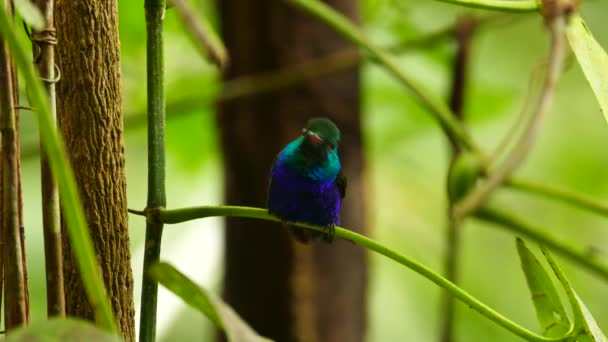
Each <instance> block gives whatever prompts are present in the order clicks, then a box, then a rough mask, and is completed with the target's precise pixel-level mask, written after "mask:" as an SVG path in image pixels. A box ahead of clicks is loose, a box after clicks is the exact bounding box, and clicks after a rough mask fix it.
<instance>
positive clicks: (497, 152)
mask: <svg viewBox="0 0 608 342" xmlns="http://www.w3.org/2000/svg"><path fill="white" fill-rule="evenodd" d="M542 66H543V65H542V64H539V65H538V66H537V67H535V68H534V69H533V71H532V73H531V75H530V79H529V80H528V89H527V92H526V95H525V98H524V100H523V102H522V103H523V106H522V110H521V111H520V112H519V115H517V118H516V119H515V121H514V122H513V124H512V125H511V127H509V129H508V130H507V132H506V133H505V135H504V136H503V138H502V140H501V141H500V142H499V143H498V145H497V146H496V148H495V149H494V150H493V151H492V153H491V154H490V157H489V158H488V160H487V161H486V167H485V169H486V172H487V173H488V174H490V173H492V170H493V168H494V167H495V164H498V163H499V162H500V157H501V156H502V155H503V153H504V152H506V151H507V150H508V147H509V146H511V144H512V142H513V137H514V136H516V135H518V134H520V133H519V132H520V130H521V129H522V127H523V126H524V124H525V123H526V118H527V117H528V115H532V114H531V110H530V108H531V107H532V104H533V103H532V102H533V100H534V99H535V97H536V94H537V93H538V89H537V88H540V86H541V84H540V82H538V81H539V77H540V76H542V75H540V71H541V67H542Z"/></svg>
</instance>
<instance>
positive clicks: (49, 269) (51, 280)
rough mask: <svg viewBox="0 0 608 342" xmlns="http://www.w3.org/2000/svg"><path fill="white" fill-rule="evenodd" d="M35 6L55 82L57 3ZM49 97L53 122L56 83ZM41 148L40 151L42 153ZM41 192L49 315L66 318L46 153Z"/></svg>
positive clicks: (45, 69) (38, 47) (57, 219)
mask: <svg viewBox="0 0 608 342" xmlns="http://www.w3.org/2000/svg"><path fill="white" fill-rule="evenodd" d="M36 6H38V8H39V9H40V12H41V13H42V14H43V16H44V18H45V27H44V28H43V29H42V30H41V31H34V30H32V33H31V35H30V38H31V40H32V43H33V51H34V62H35V63H36V67H37V69H38V73H39V75H40V78H41V79H48V80H53V79H55V44H56V43H57V40H56V38H55V24H54V7H55V1H54V0H36ZM43 84H44V87H45V88H46V89H45V90H46V92H47V94H48V97H49V109H50V110H51V117H52V119H53V120H56V119H57V108H56V97H55V83H54V82H44V83H43ZM42 150H43V149H42V146H41V151H42ZM40 177H41V191H42V229H43V232H44V262H45V271H46V298H47V299H46V304H47V315H48V316H49V317H52V316H65V293H64V283H63V249H62V245H61V214H60V211H59V190H58V188H57V182H56V181H55V178H54V177H53V174H52V172H51V168H50V166H49V162H48V157H47V155H46V153H44V152H43V153H41V154H40Z"/></svg>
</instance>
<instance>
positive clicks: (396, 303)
mask: <svg viewBox="0 0 608 342" xmlns="http://www.w3.org/2000/svg"><path fill="white" fill-rule="evenodd" d="M118 3H119V18H120V39H121V47H122V65H123V70H122V75H123V88H124V95H123V108H124V112H125V113H128V114H129V115H131V114H133V113H135V114H137V113H145V95H146V88H145V81H144V80H145V63H144V61H145V46H144V43H145V22H144V16H143V0H138V1H119V2H118ZM190 3H191V4H192V5H193V6H195V7H196V8H197V9H200V10H204V11H206V12H205V13H207V14H208V15H209V17H211V18H213V19H214V20H217V17H216V16H215V15H214V10H213V2H212V1H211V0H191V1H190ZM361 9H362V13H361V14H362V18H363V23H364V27H365V31H366V32H367V33H368V34H369V36H370V37H371V38H372V40H373V41H374V42H377V43H378V44H388V45H390V44H391V43H393V42H399V41H403V40H405V39H410V38H416V37H419V36H420V35H425V34H427V33H431V32H435V31H437V30H440V29H442V28H444V27H446V26H450V25H453V24H454V22H455V21H456V20H457V19H458V17H459V16H461V15H464V14H472V15H487V14H488V12H485V11H480V10H470V9H463V8H459V7H456V6H451V5H446V4H441V3H437V2H433V1H422V2H421V1H414V0H407V1H405V0H401V1H400V0H362V3H361ZM581 12H582V16H583V18H584V19H585V21H586V23H587V25H588V27H589V28H590V30H591V31H592V32H593V34H594V36H595V38H596V39H597V41H598V42H599V43H600V45H602V46H603V47H604V48H607V47H608V26H606V25H603V21H604V20H605V18H604V17H605V13H608V2H606V1H599V0H589V1H584V2H583V3H582V5H581ZM512 17H514V20H507V21H505V22H504V23H501V24H497V25H491V26H489V27H487V28H484V29H482V30H480V31H479V32H478V34H477V35H476V36H475V39H474V41H473V46H472V48H473V50H472V59H471V63H472V65H471V77H470V84H469V87H468V90H469V92H468V96H467V102H466V107H465V115H466V117H467V121H468V122H469V123H470V125H469V126H470V127H469V128H470V130H471V132H472V134H473V135H474V137H475V138H476V140H477V141H478V142H479V143H480V145H481V146H482V147H483V148H484V149H485V150H487V151H491V150H492V149H493V148H495V147H496V145H497V144H498V143H499V141H500V140H501V138H502V137H503V135H504V134H505V133H506V132H507V131H508V130H509V127H510V125H511V124H512V122H513V121H514V120H515V119H516V117H517V115H519V111H520V110H521V108H522V106H523V104H524V102H525V97H526V94H527V92H528V91H529V86H528V85H529V83H530V77H531V76H530V75H531V72H533V71H534V70H537V69H538V68H539V65H542V63H544V62H545V60H546V54H547V47H548V35H547V32H546V30H545V29H544V25H543V22H542V19H541V18H540V16H538V15H534V14H519V15H512ZM165 43H166V47H165V53H166V61H167V66H166V73H167V104H168V107H169V108H171V105H172V104H175V103H178V102H180V101H183V100H184V99H192V98H193V97H194V98H197V97H200V103H199V104H197V105H195V106H191V108H181V107H179V106H176V107H174V108H176V110H175V111H171V110H168V113H167V116H168V121H167V148H168V149H167V151H168V155H167V158H168V160H167V165H168V170H167V177H168V178H167V188H168V206H169V207H170V208H176V207H179V206H186V205H204V204H217V203H219V202H220V201H221V200H220V199H221V184H222V183H221V172H220V171H219V170H220V169H219V168H220V165H221V164H220V163H221V155H220V151H219V145H218V138H217V130H216V124H215V119H214V113H215V108H214V106H213V102H212V101H210V99H211V97H212V96H213V95H214V94H217V93H218V91H219V89H220V85H219V83H218V79H219V77H218V76H219V75H218V74H217V72H216V71H215V70H214V68H213V67H212V66H210V65H208V64H207V63H206V62H205V61H204V60H203V59H202V58H201V57H200V54H199V53H198V52H197V50H196V48H195V47H194V46H193V45H192V42H191V40H190V39H189V38H188V36H187V35H186V34H184V31H183V29H182V26H181V24H180V23H179V22H178V20H177V17H176V15H175V13H173V12H172V11H171V10H168V11H167V14H166V38H165ZM454 47H455V46H454V44H453V43H445V44H440V45H437V46H434V47H432V48H430V49H426V50H424V51H417V52H414V53H411V52H410V53H408V54H403V55H402V56H401V57H400V60H399V61H400V63H401V64H402V66H403V67H404V68H407V69H408V70H410V71H411V72H412V73H413V74H414V75H416V77H417V78H418V80H419V81H421V82H423V83H424V84H425V85H427V86H428V87H430V88H431V89H433V90H434V91H435V92H436V93H437V94H440V95H441V96H444V97H445V98H446V99H447V96H448V94H449V86H450V80H451V75H450V71H451V56H452V53H453V51H454ZM568 58H569V60H570V62H568V63H567V65H566V70H565V72H564V75H563V78H562V80H561V81H560V84H559V86H558V89H557V97H556V103H555V105H554V107H553V110H552V112H551V114H550V116H549V117H548V118H547V120H546V122H545V126H544V128H543V130H542V133H541V135H540V137H539V141H538V144H537V146H535V147H534V148H533V150H532V153H531V155H530V158H529V159H528V160H527V162H526V163H525V164H524V166H523V167H522V168H521V170H519V171H518V174H521V175H525V176H527V177H529V178H531V179H536V180H539V181H542V182H545V183H554V184H558V185H560V186H563V187H566V188H570V189H576V190H579V191H582V192H584V193H587V194H590V195H593V196H596V197H598V198H608V182H607V181H605V180H604V178H603V177H604V175H606V174H607V173H608V154H607V153H606V150H608V126H607V125H606V123H605V121H604V118H603V116H602V114H601V113H600V109H599V105H598V104H597V102H596V100H595V98H594V96H593V93H592V91H591V89H590V87H589V85H588V84H587V82H586V80H585V78H584V76H583V74H582V72H581V70H580V68H579V67H578V65H577V63H576V61H575V59H574V58H573V56H570V57H568ZM361 73H362V76H363V78H362V92H361V100H362V104H363V123H364V139H365V148H366V151H365V152H366V157H367V160H368V162H367V169H366V172H367V179H368V189H367V190H368V205H369V206H368V213H369V225H370V231H371V234H372V235H373V237H374V238H375V239H377V240H379V241H380V242H385V243H388V245H390V246H391V247H392V248H394V249H396V250H398V251H401V252H402V253H404V254H406V255H408V256H411V257H413V258H415V259H416V260H419V261H421V262H423V263H424V264H426V265H428V266H429V267H431V268H433V269H435V270H437V271H441V265H442V264H443V263H442V258H443V253H444V250H445V246H444V241H445V238H444V237H445V231H446V228H447V224H446V213H447V198H446V193H445V189H446V184H445V181H446V174H447V168H448V157H449V148H448V144H447V141H446V140H445V139H444V137H443V136H442V134H441V131H440V130H439V128H438V127H437V125H436V123H435V122H433V121H432V119H431V118H430V116H429V115H428V113H425V112H424V111H423V109H422V108H421V107H420V106H419V105H418V104H417V103H416V101H415V100H413V99H412V98H411V97H410V96H409V95H408V94H407V92H404V91H403V89H402V87H401V85H399V84H398V83H397V82H396V81H395V80H394V79H393V78H392V77H391V76H389V75H387V74H386V73H385V72H384V71H383V70H381V69H380V68H379V67H377V66H375V65H373V64H371V63H366V64H364V65H363V67H362V70H361ZM311 115H312V113H311ZM129 119H130V117H127V118H126V120H129ZM21 128H22V134H23V141H24V144H25V143H31V142H32V141H35V136H36V133H35V125H34V124H33V117H32V116H31V115H30V114H29V113H27V112H23V114H22V118H21ZM125 147H126V165H127V173H128V174H127V177H128V179H127V181H128V183H127V184H128V187H127V190H128V200H129V206H130V207H132V208H137V209H140V208H142V207H143V206H144V203H145V194H146V190H145V189H146V150H145V149H146V135H145V125H143V126H142V125H140V126H137V127H132V126H130V127H129V128H127V130H126V133H125ZM38 169H39V165H38V162H37V161H36V160H33V159H29V160H26V161H24V162H23V177H24V190H25V195H24V200H25V213H26V222H25V223H26V230H27V243H28V266H29V272H30V274H29V279H30V289H31V293H32V299H33V300H32V306H33V307H32V308H33V312H32V316H33V318H34V320H41V319H43V318H44V312H45V304H44V296H45V295H44V275H43V270H44V268H43V264H42V263H41V262H40V261H41V260H43V249H42V228H41V217H40V208H39V203H40V190H39V171H38ZM256 181H264V182H265V181H266V180H265V179H264V180H256ZM492 202H493V203H496V204H499V205H501V206H504V207H505V208H508V209H509V210H511V211H515V212H517V213H519V214H522V215H526V216H527V217H530V219H531V220H533V221H535V222H538V223H539V224H542V225H543V226H544V227H545V228H546V229H547V233H550V234H552V235H554V236H556V237H558V238H560V239H563V240H565V241H569V242H571V243H572V244H578V245H584V246H589V247H590V248H591V247H593V248H595V249H597V251H598V253H599V257H602V258H604V257H605V258H608V248H606V247H604V246H606V245H607V242H608V224H607V223H606V222H605V220H604V219H602V218H600V217H596V216H593V215H590V214H587V213H584V212H581V211H579V210H576V209H573V208H570V207H567V206H564V205H561V204H556V203H551V202H549V201H547V200H545V199H540V198H534V197H531V196H527V195H524V194H521V193H516V192H512V191H509V190H499V191H498V192H497V193H496V194H495V195H494V196H493V197H492ZM214 222H219V221H214ZM197 226H198V227H199V229H203V228H204V229H208V227H203V226H204V224H203V223H201V222H198V223H194V224H193V226H192V227H193V229H182V228H177V227H171V228H170V229H168V230H167V233H166V240H165V242H164V243H165V244H164V245H163V257H169V256H172V255H174V254H179V253H178V252H180V253H181V252H183V251H180V248H182V247H183V245H182V244H180V241H184V240H187V239H188V237H189V236H190V235H188V234H193V232H195V231H196V227H197ZM214 229H215V228H214ZM130 230H131V237H132V240H131V243H132V246H133V247H132V250H133V253H134V254H133V255H134V259H133V265H134V272H135V277H136V280H135V285H136V291H138V288H139V286H140V278H141V261H142V260H141V255H140V254H138V253H139V251H141V248H142V246H141V244H142V242H143V232H144V222H143V220H141V219H140V218H137V217H135V218H134V217H132V218H130ZM216 231H217V232H218V234H221V230H220V228H219V227H217V230H216ZM220 236H221V235H220ZM214 241H215V240H214ZM463 242H464V243H463V248H462V251H463V252H462V259H461V284H462V287H463V288H464V289H466V290H467V291H469V292H470V293H472V294H473V295H475V296H476V297H478V298H480V299H481V300H483V301H484V302H486V303H487V304H489V305H491V306H492V307H493V308H495V309H497V310H498V311H500V312H501V313H503V314H505V315H506V316H507V317H510V318H512V319H514V320H515V321H517V322H521V323H523V324H524V325H526V326H527V327H529V328H530V329H533V330H537V331H538V329H539V327H538V323H537V322H536V318H535V312H534V306H533V304H532V302H531V300H530V295H529V293H528V290H527V287H526V280H525V277H524V274H523V272H522V271H521V269H520V265H519V260H518V256H517V251H516V249H515V248H514V246H513V236H512V235H511V234H509V233H506V232H504V231H502V230H500V231H499V230H495V229H493V228H492V227H491V226H489V225H485V224H481V223H479V222H478V221H475V220H473V219H471V220H469V221H467V223H466V224H465V226H464V227H463ZM201 243H202V242H201ZM210 249H214V250H213V251H211V250H208V249H207V248H199V249H194V250H191V251H189V252H188V251H186V252H188V253H189V257H188V258H187V259H186V260H187V261H189V263H188V262H187V263H186V264H184V263H179V264H178V265H179V267H180V269H182V270H184V271H185V272H186V273H188V276H189V277H191V278H194V279H197V281H198V282H199V283H202V284H203V286H204V287H206V288H214V287H216V288H217V285H218V279H220V277H221V274H220V273H221V271H218V270H219V269H221V267H219V266H221V260H220V256H221V246H215V247H214V246H212V247H211V248H210ZM209 258H212V261H211V262H212V264H214V265H216V266H215V267H214V268H213V270H215V271H214V272H213V276H204V277H203V276H202V275H203V274H207V273H209V272H208V270H207V269H203V268H202V266H201V260H207V259H209ZM370 258H371V259H370V268H371V269H370V293H369V305H370V311H369V318H370V326H369V338H368V340H369V341H434V340H435V339H436V338H437V336H438V334H439V330H438V327H439V312H438V311H439V308H440V305H439V304H440V303H439V294H440V290H439V288H437V287H436V286H435V285H433V284H432V283H430V282H429V281H427V280H425V279H423V278H421V277H420V276H418V275H416V274H414V273H413V272H409V271H407V270H404V269H403V268H402V267H401V266H399V265H398V264H395V263H393V262H391V261H390V260H386V259H385V258H382V257H380V256H376V255H372V254H370ZM173 262H174V261H173ZM174 263H176V264H177V262H174ZM206 264H207V263H205V265H206ZM561 264H562V266H563V267H564V269H565V271H566V273H567V274H568V275H569V278H570V280H571V282H572V285H573V287H574V288H575V289H576V290H577V292H578V294H579V295H580V297H581V298H582V299H583V300H584V301H585V302H586V303H587V305H588V307H589V309H590V310H591V312H592V313H593V314H594V316H595V318H596V319H597V320H598V321H599V322H600V323H601V322H607V321H608V306H607V305H605V293H606V289H607V287H608V284H606V283H604V282H603V281H601V280H599V279H598V278H596V277H594V276H592V275H590V274H588V273H587V272H584V271H581V270H578V269H577V268H576V267H575V266H573V265H572V264H570V263H568V262H567V261H563V262H561ZM197 277H198V278H197ZM163 296H165V297H170V296H171V295H170V294H168V293H166V292H162V291H161V293H160V297H159V298H160V300H161V303H162V298H163ZM136 301H139V292H136ZM173 305H177V306H175V307H173V309H166V310H163V308H161V309H160V310H159V313H160V314H159V322H161V323H159V329H160V330H159V333H160V336H161V338H160V340H173V339H185V338H188V339H205V338H207V339H208V338H209V337H210V336H211V335H210V334H211V333H212V332H211V330H210V329H211V325H210V324H209V323H208V322H207V321H206V320H205V319H204V318H203V317H200V315H196V314H193V312H194V311H193V310H192V309H189V308H187V307H186V306H185V305H183V303H179V302H177V304H173ZM456 305H457V307H456V334H457V337H458V340H460V341H467V342H486V341H488V340H491V341H496V342H503V341H504V342H506V341H518V338H517V337H515V336H513V335H512V334H510V333H509V332H507V331H505V330H503V329H501V328H500V327H498V326H496V325H495V324H494V323H492V322H490V321H488V320H487V319H485V318H483V317H481V316H480V315H478V314H477V313H475V312H473V311H472V310H470V309H469V308H468V307H466V306H464V305H462V304H460V303H457V304H456ZM136 307H137V308H138V307H139V305H138V304H136ZM163 321H164V322H165V323H162V322H163ZM605 325H606V324H604V326H605Z"/></svg>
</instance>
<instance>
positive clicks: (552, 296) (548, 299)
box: [516, 238, 570, 337]
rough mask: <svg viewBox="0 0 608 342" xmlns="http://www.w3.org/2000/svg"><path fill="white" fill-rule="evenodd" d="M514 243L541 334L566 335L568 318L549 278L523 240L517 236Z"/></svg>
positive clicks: (568, 324)
mask: <svg viewBox="0 0 608 342" xmlns="http://www.w3.org/2000/svg"><path fill="white" fill-rule="evenodd" d="M516 243H517V252H518V253H519V258H520V261H521V266H522V270H523V271H524V274H525V276H526V281H527V283H528V288H529V289H530V293H531V294H532V301H533V303H534V308H535V310H536V316H537V318H538V322H539V323H540V326H541V329H542V334H543V336H546V337H561V336H564V335H566V334H567V333H568V331H569V330H570V320H569V319H568V315H567V314H566V310H565V309H564V306H563V305H562V302H561V300H560V298H559V295H558V293H557V290H556V289H555V286H554V285H553V282H552V281H551V278H549V275H548V274H547V272H546V271H545V269H544V268H543V267H542V266H541V264H540V262H539V261H538V259H536V257H535V256H534V254H533V253H532V252H531V251H530V250H529V249H528V247H526V244H525V243H524V241H523V240H522V239H521V238H517V239H516Z"/></svg>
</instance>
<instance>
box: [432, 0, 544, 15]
mask: <svg viewBox="0 0 608 342" xmlns="http://www.w3.org/2000/svg"><path fill="white" fill-rule="evenodd" d="M436 1H439V2H445V3H449V4H454V5H458V6H466V7H473V8H481V9H489V10H497V11H507V12H532V11H538V10H540V6H539V2H538V1H537V0H436Z"/></svg>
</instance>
